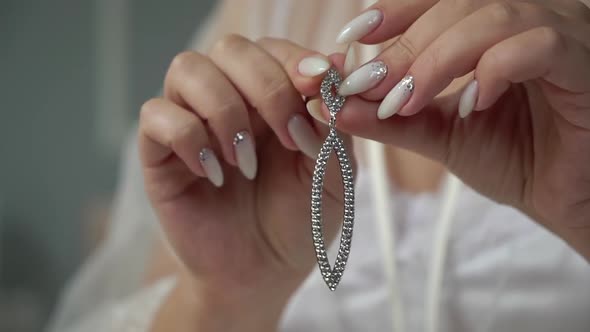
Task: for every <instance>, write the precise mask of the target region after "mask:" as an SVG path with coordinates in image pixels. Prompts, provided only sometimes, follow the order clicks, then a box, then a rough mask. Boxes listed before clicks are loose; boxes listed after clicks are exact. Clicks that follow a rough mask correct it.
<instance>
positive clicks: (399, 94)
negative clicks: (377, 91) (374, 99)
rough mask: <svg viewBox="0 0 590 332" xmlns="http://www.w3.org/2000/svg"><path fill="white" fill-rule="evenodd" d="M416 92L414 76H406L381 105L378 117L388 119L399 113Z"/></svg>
mask: <svg viewBox="0 0 590 332" xmlns="http://www.w3.org/2000/svg"><path fill="white" fill-rule="evenodd" d="M412 92H414V77H412V76H406V77H404V78H403V79H402V80H401V81H400V82H399V83H398V84H397V85H396V86H395V87H394V88H393V89H392V90H391V91H389V93H388V94H387V96H385V99H383V101H382V102H381V105H379V109H378V110H377V117H378V118H379V119H382V120H383V119H387V118H389V117H390V116H392V115H394V114H395V113H397V112H398V111H399V110H400V109H401V108H402V107H403V106H404V105H405V104H406V102H407V101H408V99H410V97H411V96H412Z"/></svg>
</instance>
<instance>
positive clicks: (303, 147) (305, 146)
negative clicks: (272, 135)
mask: <svg viewBox="0 0 590 332" xmlns="http://www.w3.org/2000/svg"><path fill="white" fill-rule="evenodd" d="M287 129H288V130H289V134H290V135H291V138H292V139H293V141H294V142H295V144H296V145H297V147H298V148H299V150H300V151H301V152H303V153H304V154H305V155H306V156H308V157H309V158H311V159H316V158H317V157H318V153H319V152H320V148H321V146H322V142H321V141H320V139H319V138H318V136H317V135H316V133H315V131H314V130H313V128H312V127H311V124H310V123H309V121H307V119H305V118H304V117H303V116H301V115H300V114H295V115H293V116H292V117H291V119H290V120H289V122H288V123H287Z"/></svg>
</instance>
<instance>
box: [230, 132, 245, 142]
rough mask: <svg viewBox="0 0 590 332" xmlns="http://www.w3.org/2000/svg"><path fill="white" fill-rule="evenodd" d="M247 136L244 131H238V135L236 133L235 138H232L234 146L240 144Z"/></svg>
mask: <svg viewBox="0 0 590 332" xmlns="http://www.w3.org/2000/svg"><path fill="white" fill-rule="evenodd" d="M247 134H248V133H247V132H246V131H240V132H239V133H237V134H236V136H234V142H233V143H234V145H238V144H240V143H242V141H244V140H245V139H246V135H247Z"/></svg>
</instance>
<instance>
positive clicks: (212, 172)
mask: <svg viewBox="0 0 590 332" xmlns="http://www.w3.org/2000/svg"><path fill="white" fill-rule="evenodd" d="M199 160H200V161H201V166H202V167H203V170H205V174H206V175H207V178H208V179H209V181H211V183H213V185H214V186H216V187H221V186H222V185H223V171H222V170H221V165H220V164H219V160H218V159H217V157H216V156H215V152H213V151H212V150H211V149H207V148H204V149H203V150H201V152H199Z"/></svg>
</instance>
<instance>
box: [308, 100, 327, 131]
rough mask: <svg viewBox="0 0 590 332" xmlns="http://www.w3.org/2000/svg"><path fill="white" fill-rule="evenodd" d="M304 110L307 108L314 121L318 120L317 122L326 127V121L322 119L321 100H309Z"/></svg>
mask: <svg viewBox="0 0 590 332" xmlns="http://www.w3.org/2000/svg"><path fill="white" fill-rule="evenodd" d="M305 108H307V112H308V113H309V115H311V116H312V117H313V118H314V119H316V120H318V121H319V122H321V123H323V124H325V125H327V124H328V120H326V119H324V116H323V114H322V100H321V99H311V100H309V101H308V102H307V104H305Z"/></svg>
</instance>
